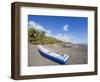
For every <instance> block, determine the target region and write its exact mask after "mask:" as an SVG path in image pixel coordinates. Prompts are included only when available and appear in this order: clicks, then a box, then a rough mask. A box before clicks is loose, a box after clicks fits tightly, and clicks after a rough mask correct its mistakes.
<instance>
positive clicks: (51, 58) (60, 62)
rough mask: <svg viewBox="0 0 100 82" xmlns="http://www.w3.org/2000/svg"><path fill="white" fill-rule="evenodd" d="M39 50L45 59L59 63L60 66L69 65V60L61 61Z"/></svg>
mask: <svg viewBox="0 0 100 82" xmlns="http://www.w3.org/2000/svg"><path fill="white" fill-rule="evenodd" d="M38 50H39V53H40V54H41V55H42V56H43V57H46V58H48V59H50V60H52V61H54V62H56V63H59V64H61V65H63V64H67V63H68V60H66V61H64V60H61V59H59V58H56V57H53V56H50V55H49V54H47V53H44V52H43V51H41V50H40V49H39V48H38Z"/></svg>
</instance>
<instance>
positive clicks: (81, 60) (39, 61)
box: [28, 44, 88, 66]
mask: <svg viewBox="0 0 100 82" xmlns="http://www.w3.org/2000/svg"><path fill="white" fill-rule="evenodd" d="M44 47H48V48H51V49H52V50H55V51H59V52H61V53H64V54H67V55H69V61H68V63H67V64H66V65H70V64H86V63H87V59H88V56H87V45H78V46H72V47H62V46H57V45H55V44H52V45H44ZM47 65H60V64H58V63H56V62H54V61H51V60H49V59H47V58H45V57H43V56H41V55H40V53H39V52H38V47H37V45H30V44H29V45H28V66H47Z"/></svg>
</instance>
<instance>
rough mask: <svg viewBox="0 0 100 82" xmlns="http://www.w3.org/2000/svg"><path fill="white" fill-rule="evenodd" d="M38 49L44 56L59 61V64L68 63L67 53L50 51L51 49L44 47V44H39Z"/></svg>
mask: <svg viewBox="0 0 100 82" xmlns="http://www.w3.org/2000/svg"><path fill="white" fill-rule="evenodd" d="M38 50H39V53H40V54H41V55H42V56H44V57H46V58H48V59H50V60H52V61H54V62H56V63H59V64H66V63H68V59H69V56H68V55H66V54H60V53H59V52H53V51H50V50H48V49H46V48H44V47H43V46H42V45H38Z"/></svg>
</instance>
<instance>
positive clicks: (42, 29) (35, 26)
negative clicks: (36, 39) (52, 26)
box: [28, 21, 51, 35]
mask: <svg viewBox="0 0 100 82" xmlns="http://www.w3.org/2000/svg"><path fill="white" fill-rule="evenodd" d="M28 25H29V28H30V27H31V28H35V29H37V30H39V31H44V32H45V33H46V35H50V34H51V31H50V30H47V29H45V28H44V26H42V25H40V24H38V23H36V22H34V21H29V23H28Z"/></svg>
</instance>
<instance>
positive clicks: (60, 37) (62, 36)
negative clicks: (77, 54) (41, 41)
mask: <svg viewBox="0 0 100 82" xmlns="http://www.w3.org/2000/svg"><path fill="white" fill-rule="evenodd" d="M54 37H55V38H56V39H58V40H61V41H64V42H70V41H71V37H69V36H67V35H66V34H57V35H56V36H54Z"/></svg>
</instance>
